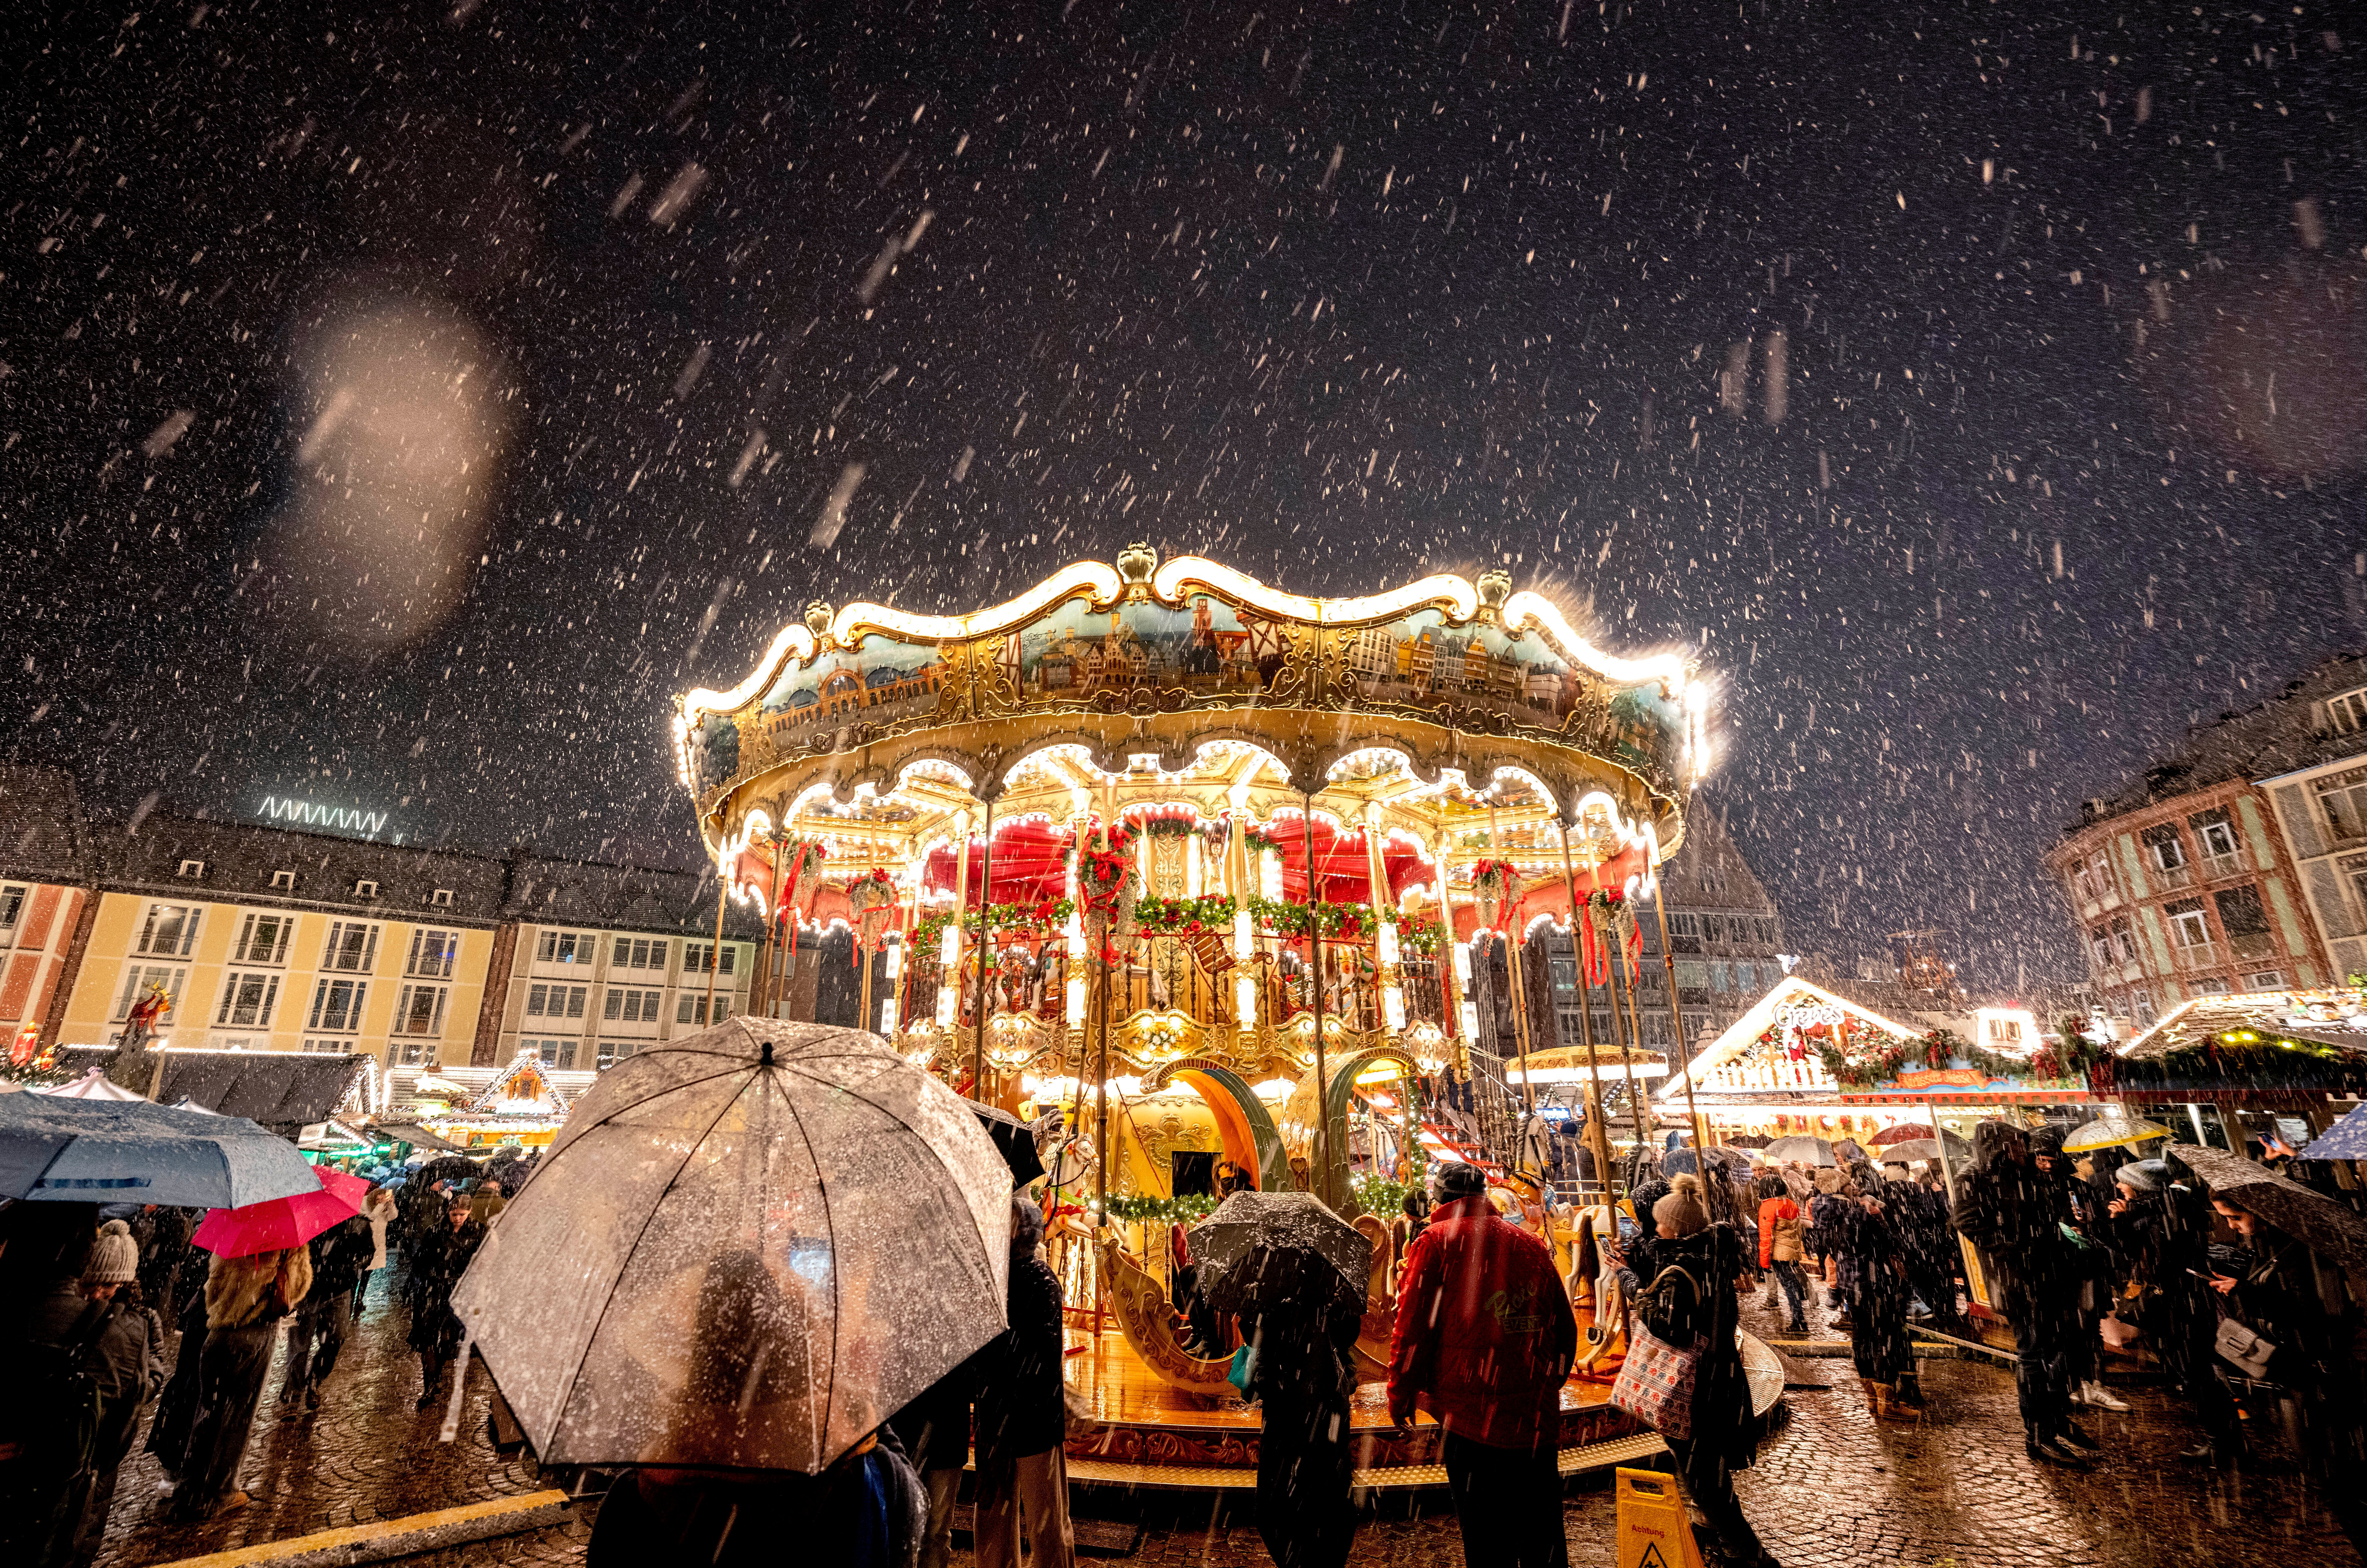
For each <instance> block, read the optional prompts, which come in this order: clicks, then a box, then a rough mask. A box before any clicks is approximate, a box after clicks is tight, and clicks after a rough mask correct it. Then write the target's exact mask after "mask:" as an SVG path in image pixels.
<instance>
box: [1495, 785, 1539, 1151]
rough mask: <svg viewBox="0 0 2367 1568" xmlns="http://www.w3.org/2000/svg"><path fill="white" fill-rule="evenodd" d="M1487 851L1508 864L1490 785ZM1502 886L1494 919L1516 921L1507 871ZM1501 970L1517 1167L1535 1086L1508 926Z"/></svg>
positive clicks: (1517, 950)
mask: <svg viewBox="0 0 2367 1568" xmlns="http://www.w3.org/2000/svg"><path fill="white" fill-rule="evenodd" d="M1488 852H1489V854H1491V855H1493V856H1494V857H1495V858H1496V859H1497V860H1498V861H1499V862H1500V863H1502V864H1504V865H1506V866H1510V865H1511V864H1512V862H1510V861H1507V860H1505V859H1504V848H1503V843H1502V840H1500V839H1499V838H1498V837H1497V835H1496V801H1495V797H1494V793H1493V786H1490V792H1489V800H1488ZM1503 887H1504V890H1503V891H1502V892H1501V893H1500V894H1498V895H1497V896H1496V919H1498V920H1499V921H1500V922H1503V921H1506V920H1507V918H1508V917H1509V918H1510V919H1519V918H1520V916H1519V914H1518V912H1517V909H1516V907H1515V906H1514V904H1513V901H1512V874H1510V873H1509V872H1508V873H1507V874H1505V876H1504V879H1503ZM1504 971H1505V974H1506V976H1508V977H1509V978H1510V979H1511V980H1512V1047H1513V1049H1514V1050H1516V1051H1518V1052H1519V1053H1520V1055H1521V1104H1522V1107H1523V1112H1522V1119H1521V1126H1520V1130H1519V1131H1518V1132H1517V1133H1515V1134H1513V1135H1512V1149H1513V1155H1512V1158H1513V1163H1514V1164H1515V1165H1516V1166H1517V1165H1518V1164H1519V1162H1520V1147H1521V1140H1522V1139H1523V1138H1525V1137H1527V1136H1528V1132H1529V1124H1528V1118H1529V1117H1530V1116H1531V1115H1534V1114H1535V1111H1536V1109H1537V1087H1536V1085H1535V1084H1533V1083H1531V1082H1530V1081H1529V987H1528V986H1527V985H1526V983H1525V982H1524V981H1523V978H1522V974H1521V942H1520V941H1519V940H1518V939H1517V938H1516V937H1515V936H1514V934H1513V932H1512V927H1511V925H1510V924H1509V923H1507V924H1506V925H1505V927H1504Z"/></svg>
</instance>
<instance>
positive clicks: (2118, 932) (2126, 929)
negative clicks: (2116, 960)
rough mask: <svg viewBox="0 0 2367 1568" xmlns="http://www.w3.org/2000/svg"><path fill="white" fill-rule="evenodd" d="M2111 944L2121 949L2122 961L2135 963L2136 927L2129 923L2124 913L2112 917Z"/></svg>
mask: <svg viewBox="0 0 2367 1568" xmlns="http://www.w3.org/2000/svg"><path fill="white" fill-rule="evenodd" d="M2112 945H2113V946H2115V947H2117V948H2119V949H2120V950H2121V962H2122V963H2124V964H2135V962H2136V961H2137V932H2136V928H2135V926H2132V925H2130V924H2129V918H2128V917H2127V916H2126V915H2115V916H2114V917H2112Z"/></svg>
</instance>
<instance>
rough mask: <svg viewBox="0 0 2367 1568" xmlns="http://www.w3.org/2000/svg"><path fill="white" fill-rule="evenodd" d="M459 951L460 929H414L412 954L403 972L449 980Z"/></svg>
mask: <svg viewBox="0 0 2367 1568" xmlns="http://www.w3.org/2000/svg"><path fill="white" fill-rule="evenodd" d="M459 951H460V933H459V931H413V932H412V933H411V956H410V958H409V959H408V960H406V961H405V962H404V964H403V966H402V972H403V973H404V974H406V975H416V976H424V977H425V978H426V979H430V980H448V979H450V978H451V977H452V961H453V959H454V958H455V957H456V956H457V955H458V954H459Z"/></svg>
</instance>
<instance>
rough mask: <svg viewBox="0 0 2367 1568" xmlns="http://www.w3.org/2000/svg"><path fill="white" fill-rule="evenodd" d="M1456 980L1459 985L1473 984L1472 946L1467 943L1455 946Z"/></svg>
mask: <svg viewBox="0 0 2367 1568" xmlns="http://www.w3.org/2000/svg"><path fill="white" fill-rule="evenodd" d="M1455 983H1456V984H1458V985H1463V986H1467V985H1469V984H1471V944H1470V943H1469V942H1456V943H1455Z"/></svg>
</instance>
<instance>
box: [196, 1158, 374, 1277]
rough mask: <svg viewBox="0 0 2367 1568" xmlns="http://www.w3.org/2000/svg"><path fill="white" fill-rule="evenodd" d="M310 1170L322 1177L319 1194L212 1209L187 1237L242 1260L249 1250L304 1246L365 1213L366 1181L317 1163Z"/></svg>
mask: <svg viewBox="0 0 2367 1568" xmlns="http://www.w3.org/2000/svg"><path fill="white" fill-rule="evenodd" d="M312 1174H313V1175H314V1176H316V1177H318V1178H320V1180H321V1190H319V1191H318V1192H300V1193H298V1194H297V1195H296V1196H295V1197H293V1198H268V1199H266V1200H265V1201H262V1202H260V1203H249V1204H247V1205H246V1206H245V1207H244V1208H241V1209H215V1210H212V1211H210V1213H208V1214H207V1215H206V1217H205V1221H204V1223H203V1224H199V1225H198V1234H197V1235H193V1236H191V1237H190V1238H189V1239H190V1240H191V1241H192V1242H194V1243H195V1244H196V1245H198V1246H199V1247H204V1248H205V1249H206V1250H207V1251H208V1252H211V1253H216V1254H219V1255H220V1256H221V1257H223V1258H244V1257H246V1256H247V1255H248V1254H250V1253H255V1252H276V1251H277V1250H279V1249H280V1248H281V1247H301V1246H303V1245H304V1244H305V1243H306V1242H308V1241H310V1240H311V1239H312V1238H313V1237H314V1236H316V1235H320V1234H321V1233H322V1232H323V1231H324V1230H327V1229H329V1228H330V1227H331V1226H332V1225H337V1224H344V1223H345V1221H347V1220H350V1219H352V1218H353V1217H354V1216H355V1215H356V1214H358V1213H361V1212H362V1200H363V1199H364V1198H366V1197H368V1195H369V1183H368V1182H367V1181H364V1180H363V1179H361V1178H360V1177H358V1176H347V1175H346V1174H345V1172H344V1171H342V1170H329V1169H326V1168H320V1167H315V1168H314V1169H313V1172H312Z"/></svg>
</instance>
